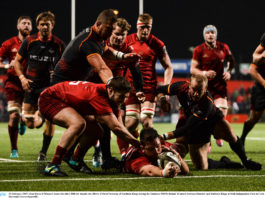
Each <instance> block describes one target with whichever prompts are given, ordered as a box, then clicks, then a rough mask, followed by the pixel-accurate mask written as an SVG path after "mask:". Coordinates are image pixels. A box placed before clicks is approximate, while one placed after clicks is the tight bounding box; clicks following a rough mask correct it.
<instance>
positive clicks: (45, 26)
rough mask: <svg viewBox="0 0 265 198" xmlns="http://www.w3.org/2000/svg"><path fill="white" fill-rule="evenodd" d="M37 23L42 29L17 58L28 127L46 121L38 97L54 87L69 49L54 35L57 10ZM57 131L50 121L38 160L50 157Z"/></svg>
mask: <svg viewBox="0 0 265 198" xmlns="http://www.w3.org/2000/svg"><path fill="white" fill-rule="evenodd" d="M36 25H37V28H38V30H39V32H38V33H37V34H34V35H31V36H30V37H28V38H27V39H25V40H24V42H23V43H22V44H21V47H20V49H19V52H18V53H17V56H16V59H15V70H16V73H17V75H18V76H19V79H20V81H21V84H22V87H23V89H24V90H25V98H24V102H23V112H22V119H23V120H24V121H25V123H26V126H27V127H28V128H39V127H41V125H42V123H43V121H44V120H43V119H42V118H40V116H39V114H38V98H39V95H40V93H41V91H42V90H44V89H45V88H46V87H48V86H50V76H51V75H52V73H53V69H54V66H55V64H56V63H57V61H58V60H59V59H60V57H61V55H62V53H63V51H64V48H65V45H64V43H63V41H61V40H60V39H59V38H58V37H56V36H54V35H53V34H52V30H53V28H54V25H55V16H54V14H53V13H51V12H50V11H47V12H42V13H40V14H39V15H38V16H37V18H36ZM24 60H26V61H27V71H26V72H24V71H23V69H22V62H23V61H24ZM53 134H54V126H53V125H52V124H51V123H49V122H48V121H47V122H46V124H45V129H44V133H43V146H42V149H41V151H40V153H39V157H38V160H40V161H44V160H46V152H47V150H48V148H49V145H50V142H51V139H52V136H53Z"/></svg>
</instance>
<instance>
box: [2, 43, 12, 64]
mask: <svg viewBox="0 0 265 198" xmlns="http://www.w3.org/2000/svg"><path fill="white" fill-rule="evenodd" d="M8 51H9V47H8V45H7V44H6V42H4V43H3V44H2V46H1V48H0V69H9V68H10V67H11V66H14V61H11V62H10V63H7V64H4V63H3V62H4V60H5V59H6V58H7V57H8V55H7V54H8Z"/></svg>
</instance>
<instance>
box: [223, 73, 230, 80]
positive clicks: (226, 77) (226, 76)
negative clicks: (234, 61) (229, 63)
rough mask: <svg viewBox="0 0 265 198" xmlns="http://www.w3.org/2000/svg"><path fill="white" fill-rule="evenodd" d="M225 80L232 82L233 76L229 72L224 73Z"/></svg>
mask: <svg viewBox="0 0 265 198" xmlns="http://www.w3.org/2000/svg"><path fill="white" fill-rule="evenodd" d="M223 79H224V80H225V81H228V80H230V79H231V74H230V73H229V72H224V73H223Z"/></svg>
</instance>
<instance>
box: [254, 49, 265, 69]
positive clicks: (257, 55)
mask: <svg viewBox="0 0 265 198" xmlns="http://www.w3.org/2000/svg"><path fill="white" fill-rule="evenodd" d="M252 57H253V61H252V62H253V63H254V64H255V65H257V64H259V63H262V62H264V61H265V48H264V47H263V46H262V45H259V46H258V47H257V48H256V49H255V51H254V53H253V55H252Z"/></svg>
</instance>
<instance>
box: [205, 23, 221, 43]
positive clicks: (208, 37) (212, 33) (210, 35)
mask: <svg viewBox="0 0 265 198" xmlns="http://www.w3.org/2000/svg"><path fill="white" fill-rule="evenodd" d="M217 33H218V32H217V28H216V27H215V26H214V25H206V26H205V27H204V28H203V38H204V40H205V41H208V42H211V41H212V40H213V41H216V39H217Z"/></svg>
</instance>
